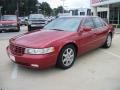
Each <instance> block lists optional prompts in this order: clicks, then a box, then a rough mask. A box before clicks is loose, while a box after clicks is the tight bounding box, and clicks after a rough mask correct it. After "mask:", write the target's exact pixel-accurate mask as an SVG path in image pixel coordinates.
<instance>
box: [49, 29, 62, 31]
mask: <svg viewBox="0 0 120 90" xmlns="http://www.w3.org/2000/svg"><path fill="white" fill-rule="evenodd" d="M51 30H56V31H64V30H62V29H51Z"/></svg>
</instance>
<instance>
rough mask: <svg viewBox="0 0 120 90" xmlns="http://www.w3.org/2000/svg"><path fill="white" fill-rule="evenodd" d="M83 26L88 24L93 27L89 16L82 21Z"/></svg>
mask: <svg viewBox="0 0 120 90" xmlns="http://www.w3.org/2000/svg"><path fill="white" fill-rule="evenodd" d="M83 26H89V27H91V28H94V23H93V20H92V19H91V18H86V20H85V22H84V23H83Z"/></svg>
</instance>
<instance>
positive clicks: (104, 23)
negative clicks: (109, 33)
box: [100, 18, 107, 26]
mask: <svg viewBox="0 0 120 90" xmlns="http://www.w3.org/2000/svg"><path fill="white" fill-rule="evenodd" d="M100 20H101V22H102V24H103V26H107V22H106V21H105V20H104V19H101V18H100Z"/></svg>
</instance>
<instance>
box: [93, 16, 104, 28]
mask: <svg viewBox="0 0 120 90" xmlns="http://www.w3.org/2000/svg"><path fill="white" fill-rule="evenodd" d="M93 21H94V24H95V28H100V27H103V23H102V21H101V19H100V18H97V17H95V18H93Z"/></svg>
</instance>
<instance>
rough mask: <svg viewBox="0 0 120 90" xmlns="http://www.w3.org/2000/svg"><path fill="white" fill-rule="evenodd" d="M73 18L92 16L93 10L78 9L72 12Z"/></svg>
mask: <svg viewBox="0 0 120 90" xmlns="http://www.w3.org/2000/svg"><path fill="white" fill-rule="evenodd" d="M70 14H71V15H72V16H86V15H91V9H89V8H78V9H72V10H70Z"/></svg>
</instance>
